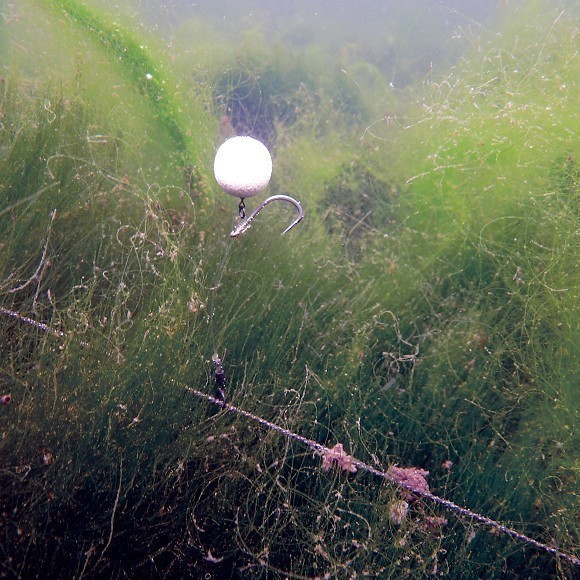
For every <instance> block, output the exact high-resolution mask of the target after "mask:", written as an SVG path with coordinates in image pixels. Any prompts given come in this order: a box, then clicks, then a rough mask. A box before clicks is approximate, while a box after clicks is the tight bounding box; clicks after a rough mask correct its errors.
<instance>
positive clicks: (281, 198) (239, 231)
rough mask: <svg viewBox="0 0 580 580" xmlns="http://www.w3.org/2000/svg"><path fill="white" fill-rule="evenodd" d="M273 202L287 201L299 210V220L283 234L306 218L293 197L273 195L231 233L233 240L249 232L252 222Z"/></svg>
mask: <svg viewBox="0 0 580 580" xmlns="http://www.w3.org/2000/svg"><path fill="white" fill-rule="evenodd" d="M273 201H287V202H288V203H291V204H292V205H293V206H294V207H295V208H296V209H297V210H298V218H296V219H295V220H294V221H293V222H292V223H291V224H290V225H289V226H288V227H287V228H286V229H285V230H284V231H283V232H282V234H285V233H286V232H289V231H290V230H291V229H292V228H293V227H294V226H295V225H298V223H299V222H300V220H301V219H302V218H303V217H304V213H303V211H302V206H301V205H300V202H299V201H296V200H295V199H294V198H293V197H290V196H289V195H273V196H272V197H269V198H268V199H266V200H264V201H263V202H262V203H261V204H260V205H259V206H258V207H257V208H256V209H255V210H254V211H253V212H252V213H251V214H250V215H249V216H248V219H246V220H244V221H242V222H240V223H239V224H238V225H237V226H236V227H235V228H234V229H233V230H232V231H231V232H230V236H231V237H232V238H237V237H238V236H241V235H242V234H243V233H245V232H247V231H248V230H249V229H250V227H251V225H252V220H253V219H254V218H255V217H256V216H257V215H258V214H259V213H260V212H261V211H262V210H263V209H264V208H265V207H266V206H267V205H268V204H269V203H271V202H273Z"/></svg>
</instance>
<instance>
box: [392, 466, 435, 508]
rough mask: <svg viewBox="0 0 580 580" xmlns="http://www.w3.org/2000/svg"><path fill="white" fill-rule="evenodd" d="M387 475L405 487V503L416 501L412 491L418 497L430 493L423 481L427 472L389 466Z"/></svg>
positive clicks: (427, 485) (415, 468) (414, 468)
mask: <svg viewBox="0 0 580 580" xmlns="http://www.w3.org/2000/svg"><path fill="white" fill-rule="evenodd" d="M387 475H388V476H389V477H390V478H391V479H392V481H394V482H395V483H399V484H401V485H402V486H404V487H405V491H406V493H404V497H405V499H406V500H407V501H411V500H415V499H417V497H416V496H415V495H414V494H413V493H412V491H416V492H418V493H419V495H422V494H425V493H430V491H429V484H428V483H427V480H426V479H425V478H426V477H427V476H428V475H429V472H428V471H425V470H424V469H419V468H417V467H397V466H396V465H391V466H390V467H389V469H388V470H387ZM411 490H412V491H411Z"/></svg>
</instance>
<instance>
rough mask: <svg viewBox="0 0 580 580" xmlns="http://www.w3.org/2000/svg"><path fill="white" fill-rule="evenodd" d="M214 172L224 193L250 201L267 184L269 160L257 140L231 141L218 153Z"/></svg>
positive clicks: (226, 142) (269, 167) (236, 139)
mask: <svg viewBox="0 0 580 580" xmlns="http://www.w3.org/2000/svg"><path fill="white" fill-rule="evenodd" d="M213 172H214V174H215V178H216V180H217V182H218V183H219V184H220V187H221V188H222V189H223V190H224V191H225V192H226V193H229V194H230V195H233V196H235V197H240V198H245V197H251V196H252V195H256V194H257V193H260V191H262V190H263V189H265V188H266V186H267V185H268V183H269V182H270V177H271V176H272V157H271V156H270V152H269V151H268V149H267V148H266V146H265V145H264V144H263V143H261V142H260V141H258V140H257V139H253V138H252V137H232V138H231V139H228V140H227V141H225V142H224V143H222V145H221V146H220V148H219V149H218V151H217V153H216V156H215V161H214V164H213Z"/></svg>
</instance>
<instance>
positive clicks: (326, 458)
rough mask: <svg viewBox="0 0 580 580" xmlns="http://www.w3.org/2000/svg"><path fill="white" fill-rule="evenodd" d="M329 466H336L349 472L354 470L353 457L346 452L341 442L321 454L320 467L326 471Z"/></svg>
mask: <svg viewBox="0 0 580 580" xmlns="http://www.w3.org/2000/svg"><path fill="white" fill-rule="evenodd" d="M331 467H338V468H339V469H342V470H344V471H349V472H350V473H355V472H356V465H355V464H354V459H353V457H352V456H350V455H348V453H346V451H345V450H344V448H343V446H342V443H337V444H336V445H335V446H334V447H333V448H332V449H328V450H327V451H324V452H323V454H322V469H323V470H324V471H328V470H329V469H330V468H331Z"/></svg>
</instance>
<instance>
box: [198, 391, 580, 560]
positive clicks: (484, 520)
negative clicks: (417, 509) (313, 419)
mask: <svg viewBox="0 0 580 580" xmlns="http://www.w3.org/2000/svg"><path fill="white" fill-rule="evenodd" d="M187 391H188V392H189V393H191V394H192V395H195V396H196V397H198V398H200V399H205V400H207V401H209V402H210V403H213V404H214V405H218V406H220V407H221V408H222V409H224V410H225V411H229V412H230V413H235V414H236V415H241V416H242V417H246V418H248V419H251V420H252V421H255V422H257V423H259V424H260V425H263V426H264V427H267V428H268V429H270V430H272V431H277V432H278V433H281V434H282V435H284V436H285V437H289V438H291V439H294V440H296V441H299V442H300V443H302V444H303V445H306V446H307V447H310V448H311V449H313V450H314V451H315V452H316V453H318V454H320V455H322V456H329V455H332V453H333V451H332V450H331V449H330V448H328V447H326V446H324V445H321V444H320V443H317V442H316V441H314V440H312V439H308V438H307V437H303V436H302V435H299V434H298V433H294V432H293V431H290V430H288V429H285V428H284V427H280V425H276V424H275V423H272V422H270V421H267V420H266V419H263V418H262V417H258V416H257V415H254V414H253V413H250V412H248V411H244V410H243V409H240V408H238V407H235V406H234V405H231V404H230V403H226V402H225V401H220V400H219V399H217V398H215V397H212V396H211V395H208V394H206V393H203V392H201V391H198V390H197V389H193V388H187ZM352 464H353V465H354V466H355V467H356V468H358V469H362V470H363V471H367V472H368V473H372V474H373V475H376V476H377V477H380V478H381V479H384V480H386V481H389V482H390V483H392V484H394V485H396V486H398V487H402V488H403V489H405V490H407V491H410V492H412V493H413V494H416V495H418V496H420V497H422V498H424V499H428V500H431V501H432V502H434V503H436V504H438V505H440V506H442V507H444V508H446V509H448V510H450V511H452V512H454V513H455V514H459V515H461V516H464V517H467V518H470V519H471V520H474V521H476V522H478V523H481V524H484V525H487V526H489V527H491V528H493V529H495V530H497V531H498V532H501V533H503V534H506V535H508V536H511V537H512V538H515V539H517V540H520V541H522V542H525V543H526V544H529V545H531V546H534V547H535V548H538V549H539V550H543V551H545V552H549V553H550V554H553V555H554V556H556V557H558V558H562V559H563V560H566V561H568V562H570V563H571V564H573V565H574V566H580V559H579V558H577V557H576V556H574V555H573V554H568V553H565V552H561V551H560V550H558V549H557V548H555V547H554V546H549V545H548V544H544V543H542V542H539V541H538V540H535V539H534V538H530V537H529V536H526V535H524V534H521V533H520V532H518V531H517V530H514V529H513V528H510V527H508V526H506V525H504V524H502V523H500V522H498V521H495V520H492V519H491V518H488V517H487V516H483V515H481V514H478V513H477V512H474V511H472V510H470V509H468V508H464V507H461V506H460V505H457V504H456V503H453V502H452V501H449V500H446V499H444V498H442V497H439V496H437V495H435V494H432V493H431V492H428V491H425V490H422V489H416V488H415V487H413V486H411V485H409V484H407V483H404V482H402V481H399V480H397V479H395V478H394V477H393V476H392V475H390V474H388V473H387V472H385V471H380V470H379V469H376V468H375V467H372V466H371V465H368V464H367V463H365V462H364V461H360V460H358V459H355V458H352Z"/></svg>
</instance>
